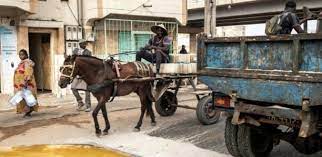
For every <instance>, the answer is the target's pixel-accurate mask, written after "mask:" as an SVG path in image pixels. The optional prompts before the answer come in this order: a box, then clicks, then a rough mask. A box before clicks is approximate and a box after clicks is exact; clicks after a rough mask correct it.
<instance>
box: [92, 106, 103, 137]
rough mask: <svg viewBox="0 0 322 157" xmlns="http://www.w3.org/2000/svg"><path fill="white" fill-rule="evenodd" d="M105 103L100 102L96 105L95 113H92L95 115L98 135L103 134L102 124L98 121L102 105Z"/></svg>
mask: <svg viewBox="0 0 322 157" xmlns="http://www.w3.org/2000/svg"><path fill="white" fill-rule="evenodd" d="M103 104H104V103H102V102H99V103H98V104H97V106H96V107H95V109H94V110H93V113H92V116H93V119H94V124H95V133H96V136H100V135H101V130H100V126H99V124H98V121H97V114H98V112H99V111H100V109H101V107H102V105H103Z"/></svg>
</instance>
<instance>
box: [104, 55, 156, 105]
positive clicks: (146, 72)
mask: <svg viewBox="0 0 322 157" xmlns="http://www.w3.org/2000/svg"><path fill="white" fill-rule="evenodd" d="M112 61H113V63H112V70H115V73H116V78H117V79H120V78H121V76H120V70H121V68H120V67H119V66H120V65H121V63H120V62H119V61H116V60H114V59H112ZM133 64H134V65H135V67H136V71H137V74H136V75H135V76H128V77H126V78H125V80H126V79H129V78H131V77H137V78H142V77H145V76H151V75H152V73H153V72H152V70H151V68H150V67H149V66H148V65H147V64H144V63H142V62H138V61H136V62H133ZM104 67H105V69H106V63H104ZM112 82H113V94H112V98H111V99H110V100H109V101H110V102H112V101H113V100H114V98H115V97H116V96H117V91H118V82H117V81H112Z"/></svg>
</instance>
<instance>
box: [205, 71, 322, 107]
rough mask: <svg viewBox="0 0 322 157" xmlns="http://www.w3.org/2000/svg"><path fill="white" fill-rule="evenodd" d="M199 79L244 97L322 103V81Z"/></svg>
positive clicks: (219, 90) (298, 104)
mask: <svg viewBox="0 0 322 157" xmlns="http://www.w3.org/2000/svg"><path fill="white" fill-rule="evenodd" d="M199 79H200V80H201V81H202V82H203V83H205V84H207V85H208V86H209V87H210V88H211V89H212V90H213V91H217V92H221V93H225V94H227V95H229V94H230V93H231V92H232V91H237V95H238V97H240V98H242V99H247V100H253V101H262V102H270V103H281V104H288V105H296V106H301V105H302V99H303V98H308V99H310V102H311V105H322V83H304V82H288V81H274V80H260V79H243V78H227V77H213V76H200V77H199Z"/></svg>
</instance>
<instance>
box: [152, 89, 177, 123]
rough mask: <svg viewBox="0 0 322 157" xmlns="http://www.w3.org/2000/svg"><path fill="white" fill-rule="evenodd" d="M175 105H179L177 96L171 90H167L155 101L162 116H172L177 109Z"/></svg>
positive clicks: (156, 107) (156, 108)
mask: <svg viewBox="0 0 322 157" xmlns="http://www.w3.org/2000/svg"><path fill="white" fill-rule="evenodd" d="M173 105H178V99H177V96H176V95H175V94H174V93H172V92H170V91H166V92H164V94H163V95H162V96H161V98H160V99H159V100H158V101H157V102H155V110H156V111H157V112H158V114H159V115H160V116H163V117H168V116H172V115H173V114H174V113H175V112H176V110H177V106H173Z"/></svg>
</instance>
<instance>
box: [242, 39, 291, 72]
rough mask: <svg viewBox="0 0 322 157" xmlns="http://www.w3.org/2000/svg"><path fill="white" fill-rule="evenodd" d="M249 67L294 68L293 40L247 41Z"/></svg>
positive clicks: (265, 68) (262, 68)
mask: <svg viewBox="0 0 322 157" xmlns="http://www.w3.org/2000/svg"><path fill="white" fill-rule="evenodd" d="M247 50H248V63H249V64H248V68H249V69H261V70H292V42H254V43H247Z"/></svg>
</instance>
